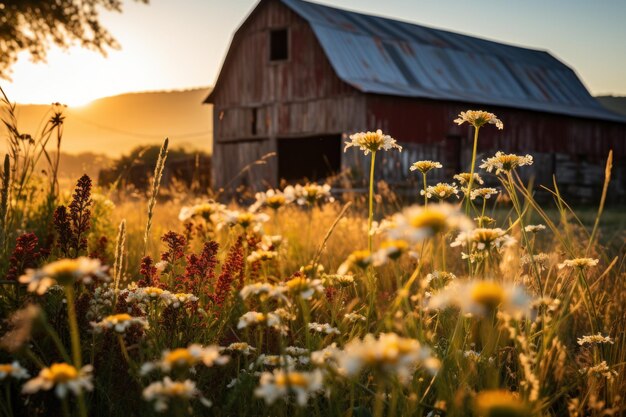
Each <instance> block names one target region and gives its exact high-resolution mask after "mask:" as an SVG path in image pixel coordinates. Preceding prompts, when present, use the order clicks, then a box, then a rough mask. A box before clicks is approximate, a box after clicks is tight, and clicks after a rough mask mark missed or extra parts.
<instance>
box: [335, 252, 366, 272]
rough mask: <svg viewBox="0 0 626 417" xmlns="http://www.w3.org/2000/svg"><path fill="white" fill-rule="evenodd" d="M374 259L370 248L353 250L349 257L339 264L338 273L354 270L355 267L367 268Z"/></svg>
mask: <svg viewBox="0 0 626 417" xmlns="http://www.w3.org/2000/svg"><path fill="white" fill-rule="evenodd" d="M373 261H374V259H373V257H372V254H371V253H370V251H368V250H357V251H354V252H352V253H351V254H350V255H349V256H348V258H347V259H346V260H345V261H344V262H343V263H342V264H341V265H339V268H338V269H337V273H338V274H340V275H344V274H346V273H347V272H348V271H353V270H354V268H355V267H358V268H361V269H365V268H367V267H368V266H369V265H371V264H372V262H373Z"/></svg>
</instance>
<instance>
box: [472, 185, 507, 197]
mask: <svg viewBox="0 0 626 417" xmlns="http://www.w3.org/2000/svg"><path fill="white" fill-rule="evenodd" d="M499 192H500V191H498V190H497V189H495V188H492V187H485V188H475V189H473V190H472V191H471V192H470V198H471V199H472V200H476V199H477V198H482V199H484V200H489V199H490V198H491V196H492V195H496V194H498V193H499Z"/></svg>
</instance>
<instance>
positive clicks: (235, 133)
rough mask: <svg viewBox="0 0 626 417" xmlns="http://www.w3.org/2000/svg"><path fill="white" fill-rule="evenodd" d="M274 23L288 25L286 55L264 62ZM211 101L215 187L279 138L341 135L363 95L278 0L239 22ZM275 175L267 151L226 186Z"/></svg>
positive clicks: (358, 118)
mask: <svg viewBox="0 0 626 417" xmlns="http://www.w3.org/2000/svg"><path fill="white" fill-rule="evenodd" d="M280 28H288V30H289V42H290V47H289V59H288V60H287V61H284V62H270V61H269V50H268V46H269V42H268V39H269V32H270V30H272V29H280ZM212 101H213V103H215V107H214V126H215V132H214V151H213V152H214V158H215V165H214V167H215V171H214V178H215V184H216V185H217V186H218V187H223V186H225V185H226V184H227V183H229V182H231V180H232V179H233V178H234V177H235V176H236V175H237V174H238V173H239V171H240V170H241V168H242V167H244V166H246V165H247V164H250V163H252V162H253V161H255V160H257V159H258V158H260V157H262V156H263V155H266V154H267V153H270V152H276V141H277V139H279V138H289V137H306V136H309V135H323V134H341V133H343V132H346V131H351V130H356V129H358V128H359V127H360V126H361V125H363V124H364V115H365V100H364V96H363V95H361V94H357V92H356V90H355V89H354V88H353V87H351V86H348V85H347V84H345V83H344V82H342V81H341V80H339V78H338V77H337V76H336V75H335V73H334V71H333V69H332V67H331V66H330V63H329V62H328V59H327V57H326V56H325V54H324V52H323V51H322V49H321V47H320V45H319V43H318V42H317V41H316V39H315V35H314V34H313V32H312V30H311V28H310V26H309V25H308V24H307V23H306V22H305V21H304V20H303V19H302V18H300V17H299V16H298V15H296V14H295V13H294V12H292V11H291V10H290V9H288V8H287V7H285V6H284V5H282V4H281V3H280V2H279V1H267V2H264V3H262V6H261V7H258V8H257V9H255V10H254V11H253V12H252V14H251V15H250V16H249V18H248V19H247V20H246V21H245V22H244V23H243V24H242V26H241V27H240V29H239V30H238V32H237V33H236V35H235V37H234V38H233V42H232V45H231V48H230V50H229V52H228V55H227V57H226V60H225V62H224V65H223V68H222V70H221V72H220V77H219V80H218V83H217V85H216V88H215V90H214V92H213V94H212ZM253 124H254V125H255V126H254V127H253ZM303 157H304V156H303ZM277 181H278V177H277V160H276V157H273V158H269V159H268V160H267V164H264V165H256V166H254V167H253V168H252V169H250V170H249V171H248V172H247V173H244V174H242V175H240V176H239V177H238V179H237V180H235V181H233V183H231V184H230V185H231V186H232V185H237V184H238V183H240V182H243V183H247V184H250V185H254V184H261V183H269V184H271V185H273V186H275V185H276V183H277ZM263 185H265V184H263Z"/></svg>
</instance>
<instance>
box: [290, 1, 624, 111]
mask: <svg viewBox="0 0 626 417" xmlns="http://www.w3.org/2000/svg"><path fill="white" fill-rule="evenodd" d="M281 1H282V2H283V3H284V4H285V5H286V6H288V7H289V8H290V9H291V10H293V11H294V12H295V13H297V14H298V15H300V16H301V17H302V18H304V19H305V20H307V21H308V22H309V24H310V25H311V27H312V29H313V31H314V33H315V35H316V36H317V39H318V40H319V42H320V44H321V46H322V48H323V49H324V51H325V53H326V55H327V56H328V59H329V60H330V63H331V65H332V66H333V68H334V70H335V72H336V73H337V76H339V78H341V79H342V80H343V81H345V82H346V83H348V84H350V85H352V86H354V87H355V88H357V89H358V90H360V91H363V92H365V93H375V94H388V95H395V96H404V97H421V98H430V99H438V100H453V101H459V102H466V103H476V104H483V105H494V106H504V107H513V108H522V109H528V110H535V111H544V112H550V113H558V114H566V115H570V116H576V117H588V118H594V119H603V120H612V121H620V122H624V121H626V119H624V118H623V117H622V116H620V115H617V114H615V113H613V112H611V111H609V110H607V109H605V108H604V107H603V106H602V105H601V104H600V103H598V102H597V101H596V100H595V98H593V97H592V96H591V95H590V94H589V92H588V91H587V89H586V88H585V86H584V85H583V84H582V82H581V81H580V79H579V78H578V76H577V75H576V73H575V72H574V71H573V70H572V69H571V68H569V67H568V66H567V65H565V64H564V63H562V62H561V61H559V60H558V59H556V58H555V57H554V56H552V55H551V54H550V53H548V52H546V51H539V50H533V49H528V48H521V47H517V46H511V45H506V44H502V43H498V42H493V41H488V40H485V39H479V38H475V37H472V36H467V35H461V34H458V33H453V32H448V31H444V30H439V29H433V28H429V27H425V26H421V25H416V24H412V23H407V22H402V21H397V20H392V19H388V18H383V17H377V16H370V15H366V14H361V13H357V12H353V11H347V10H342V9H336V8H333V7H328V6H324V5H320V4H316V3H310V2H306V1H302V0H281Z"/></svg>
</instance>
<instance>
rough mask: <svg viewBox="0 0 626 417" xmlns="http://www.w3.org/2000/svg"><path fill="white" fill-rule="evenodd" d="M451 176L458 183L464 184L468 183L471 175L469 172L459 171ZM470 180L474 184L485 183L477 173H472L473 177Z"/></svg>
mask: <svg viewBox="0 0 626 417" xmlns="http://www.w3.org/2000/svg"><path fill="white" fill-rule="evenodd" d="M453 178H454V179H455V180H457V181H458V182H459V184H461V185H465V184H469V180H470V178H471V175H470V173H469V172H461V173H460V174H456V175H455V176H454V177H453ZM472 182H473V183H475V184H480V185H483V184H484V183H485V182H484V181H483V179H482V178H481V177H480V175H478V174H477V173H474V179H473V181H472Z"/></svg>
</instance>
